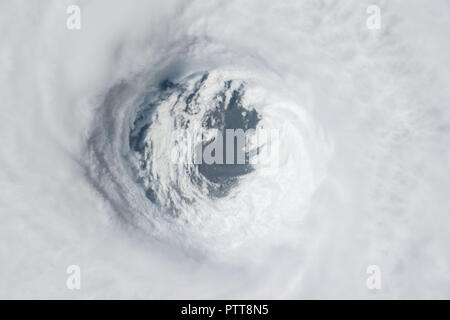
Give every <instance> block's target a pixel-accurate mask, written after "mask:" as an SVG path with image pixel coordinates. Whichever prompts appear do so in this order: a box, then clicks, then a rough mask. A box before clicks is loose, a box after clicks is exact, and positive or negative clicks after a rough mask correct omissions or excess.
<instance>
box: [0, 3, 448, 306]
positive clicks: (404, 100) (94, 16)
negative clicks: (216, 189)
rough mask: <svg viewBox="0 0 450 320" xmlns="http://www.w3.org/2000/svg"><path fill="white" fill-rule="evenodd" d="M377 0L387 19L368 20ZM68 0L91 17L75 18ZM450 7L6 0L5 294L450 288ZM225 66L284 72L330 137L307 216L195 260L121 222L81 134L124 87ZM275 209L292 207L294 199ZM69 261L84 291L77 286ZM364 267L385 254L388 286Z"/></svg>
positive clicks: (313, 293) (348, 294)
mask: <svg viewBox="0 0 450 320" xmlns="http://www.w3.org/2000/svg"><path fill="white" fill-rule="evenodd" d="M373 3H375V4H377V5H379V6H380V8H381V29H380V30H378V31H374V30H368V29H367V27H366V19H367V18H368V15H367V13H366V8H367V6H368V5H369V4H373ZM70 4H77V5H79V6H80V8H81V19H82V20H81V30H68V29H67V28H66V19H67V17H68V15H67V14H66V8H67V6H68V5H70ZM449 9H450V8H449V4H448V2H447V1H444V0H442V1H440V0H433V1H408V2H406V1H373V2H372V1H325V0H324V1H315V0H311V1H283V2H276V1H245V2H243V1H225V2H224V1H220V2H219V1H217V2H216V1H194V2H191V3H187V2H185V1H138V0H135V1H121V2H118V1H115V2H112V1H106V0H105V1H99V0H96V1H73V2H72V1H50V0H48V1H32V2H31V1H2V3H1V4H0V30H1V31H0V33H1V35H2V36H1V41H0V102H1V103H0V111H1V112H0V121H1V125H0V142H1V146H2V148H1V149H0V187H1V188H0V191H1V192H0V219H1V223H0V261H1V263H0V297H2V298H449V291H448V284H449V281H450V274H449V271H448V270H449V266H450V255H449V253H448V252H449V250H448V243H449V241H450V236H449V228H450V216H449V213H450V200H449V198H448V190H449V187H450V171H449V167H448V165H449V163H450V151H449V148H448V145H449V143H450V115H449V109H448V107H447V104H448V101H449V100H450V91H449V90H448V89H447V88H448V83H449V82H450V58H449V57H450V45H449V44H450V42H449V40H448V35H447V34H446V31H447V30H448V29H449V26H450V17H449V15H448V13H447V12H449ZM217 66H220V67H222V68H225V69H226V68H232V69H233V70H241V69H242V70H245V71H246V72H248V71H249V70H250V72H252V74H253V75H254V76H255V77H260V78H264V77H267V78H271V79H275V78H276V79H278V81H279V83H278V85H274V86H273V87H271V89H273V90H274V91H276V92H275V93H276V95H277V96H281V97H283V101H284V99H286V100H289V101H295V102H296V103H298V105H299V106H301V107H302V108H304V111H305V112H307V113H308V114H309V115H310V117H311V119H314V122H313V123H310V125H311V126H317V132H320V134H321V135H323V136H321V138H320V141H321V143H322V142H323V141H327V152H326V153H322V151H321V150H313V151H311V154H310V155H309V156H310V157H312V158H313V155H326V156H327V162H326V165H324V167H323V168H322V167H321V170H320V172H321V174H322V176H321V177H320V178H321V179H319V180H320V182H321V183H320V186H319V187H318V189H317V190H316V191H315V193H314V194H313V195H312V196H310V197H309V198H308V199H307V200H308V201H307V206H306V207H303V209H302V210H303V211H302V213H301V214H302V220H301V221H300V222H298V221H296V222H295V223H291V221H289V220H288V221H284V220H282V219H281V220H280V222H279V225H278V226H277V228H278V229H276V230H273V233H272V234H269V235H265V236H261V239H259V240H258V243H257V245H255V244H254V243H252V242H249V243H247V244H244V245H242V246H240V247H239V248H236V249H235V250H234V251H233V250H231V251H232V252H231V253H230V252H228V253H227V254H226V256H222V257H220V256H219V257H217V255H214V254H211V255H209V254H206V256H202V257H201V258H199V257H197V256H196V255H194V254H192V252H190V251H189V250H186V249H182V248H178V247H176V246H174V245H173V244H171V243H170V242H169V243H167V242H163V243H160V242H157V243H154V241H149V239H147V238H146V236H145V235H142V234H140V233H139V232H136V231H135V230H133V227H131V226H128V225H123V221H122V220H119V219H117V218H116V216H117V214H116V213H115V212H114V210H113V205H112V204H111V202H110V201H109V199H108V197H107V196H105V194H103V193H102V192H100V190H99V189H98V188H96V185H95V181H92V180H90V179H89V178H88V176H87V174H86V165H88V164H89V163H90V162H89V161H88V159H87V158H88V155H87V154H86V148H85V146H86V143H87V141H88V139H89V138H90V137H91V134H92V130H93V129H94V128H95V127H96V126H97V125H98V122H97V121H98V117H96V115H98V114H101V112H102V110H101V108H102V105H103V104H102V103H103V99H104V97H105V94H106V93H107V92H108V90H109V89H110V88H111V87H112V86H114V85H115V84H117V83H120V82H126V81H135V79H136V77H137V75H138V74H141V73H144V74H150V75H151V76H152V77H156V78H158V77H162V75H165V74H170V73H171V72H175V70H176V71H178V72H191V71H202V70H205V69H209V68H215V67H217ZM180 70H181V71H180ZM275 75H276V76H275ZM272 112H273V111H272ZM275 113H276V112H275ZM119 114H120V112H118V113H117V115H119ZM114 115H116V113H114ZM292 115H295V113H289V112H286V114H285V115H284V116H285V117H287V118H289V117H290V118H289V120H290V121H291V122H294V123H295V121H296V119H297V118H295V117H292ZM277 116H280V115H277ZM317 141H319V140H317ZM320 146H321V144H320V145H319V144H318V146H317V148H318V149H320V148H319V147H320ZM328 146H330V149H332V151H333V152H332V154H329V153H328V151H329V150H328ZM296 147H297V146H296V145H292V150H297V149H296ZM328 157H329V158H328ZM313 160H314V161H313V162H314V163H321V160H323V159H313ZM289 165H290V166H291V167H292V168H293V169H295V168H296V167H295V163H289ZM321 165H322V164H321ZM322 169H323V170H322ZM294 172H296V170H294ZM286 181H287V183H289V180H286ZM296 188H298V190H299V193H301V191H302V190H301V186H298V185H297V184H295V183H293V184H292V187H291V189H292V190H291V191H294V192H295V191H296V190H297V189H296ZM275 206H276V207H277V208H278V210H276V211H274V212H273V213H274V214H279V215H280V216H281V217H283V213H285V212H290V211H292V210H293V209H292V208H293V207H294V205H293V204H292V203H287V202H280V203H275ZM251 213H252V212H249V214H251ZM281 234H283V237H281ZM169 237H170V235H169ZM280 239H281V240H280ZM71 264H77V265H80V267H81V270H82V289H81V290H80V291H70V290H68V289H67V288H66V277H67V274H66V267H67V266H68V265H71ZM369 265H378V266H379V267H380V268H381V272H382V290H380V291H370V290H368V289H367V288H366V278H367V276H368V275H367V274H366V268H367V266H369Z"/></svg>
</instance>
